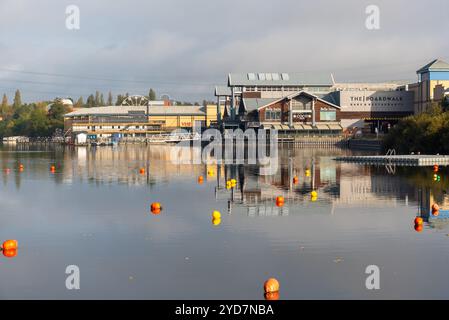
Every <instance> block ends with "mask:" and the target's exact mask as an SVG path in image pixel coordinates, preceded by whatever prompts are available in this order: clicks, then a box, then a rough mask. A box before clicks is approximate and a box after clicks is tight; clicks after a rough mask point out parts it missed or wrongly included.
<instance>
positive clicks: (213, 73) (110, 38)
mask: <svg viewBox="0 0 449 320" xmlns="http://www.w3.org/2000/svg"><path fill="white" fill-rule="evenodd" d="M70 5H76V6H77V7H78V8H79V11H80V20H79V21H80V28H79V30H70V29H68V28H67V27H66V20H67V18H68V15H67V14H66V8H67V6H70ZM369 5H377V6H378V7H379V18H380V20H379V26H380V28H379V29H375V30H370V29H368V28H366V25H365V22H366V19H367V17H368V14H367V13H366V12H365V10H366V7H367V6H369ZM0 12H1V13H2V18H1V19H0V93H6V94H7V95H8V97H9V99H10V100H12V98H13V94H14V91H15V90H16V89H20V90H21V92H22V97H23V100H24V101H25V102H32V101H40V100H52V99H54V98H55V97H72V98H74V99H75V100H76V99H77V98H78V97H79V96H83V97H84V99H86V98H87V96H88V95H89V94H91V93H95V91H96V90H98V91H100V92H103V93H104V95H105V97H106V96H107V93H108V92H109V91H111V92H112V93H113V95H114V96H115V95H117V94H120V93H126V92H128V93H129V94H142V95H147V94H148V91H149V88H154V89H155V90H156V92H157V94H158V96H160V95H161V94H168V95H169V96H170V97H171V98H172V99H175V100H182V101H191V102H195V101H202V100H203V99H207V100H214V97H213V93H214V87H215V85H224V84H226V80H227V74H228V73H232V72H242V73H247V72H304V73H332V74H333V75H334V77H335V80H336V81H337V82H350V81H353V82H379V81H392V80H408V81H410V82H413V81H416V70H417V69H418V68H419V67H421V66H423V65H424V64H426V63H428V62H430V61H431V60H433V59H436V58H441V59H443V60H444V59H445V60H447V61H449V40H448V38H447V30H449V19H447V12H449V2H448V1H447V0H427V1H419V2H418V1H405V0H385V1H384V0H369V1H365V0H341V1H332V0H306V1H300V0H278V1H260V0H226V1H224V0H213V1H206V0H155V1H152V0H148V1H143V0H142V1H137V0H113V1H112V0H78V1H76V0H0ZM70 21H71V20H70Z"/></svg>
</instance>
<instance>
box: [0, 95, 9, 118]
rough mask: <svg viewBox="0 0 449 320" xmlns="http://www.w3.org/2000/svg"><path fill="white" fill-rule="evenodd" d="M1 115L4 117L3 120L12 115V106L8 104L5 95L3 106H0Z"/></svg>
mask: <svg viewBox="0 0 449 320" xmlns="http://www.w3.org/2000/svg"><path fill="white" fill-rule="evenodd" d="M0 115H1V116H2V117H3V120H4V119H5V118H7V117H10V116H11V115H12V109H11V106H10V105H9V104H8V97H7V96H6V94H4V95H3V98H2V104H1V106H0Z"/></svg>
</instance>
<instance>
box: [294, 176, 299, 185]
mask: <svg viewBox="0 0 449 320" xmlns="http://www.w3.org/2000/svg"><path fill="white" fill-rule="evenodd" d="M298 182H299V178H298V177H297V176H294V177H293V184H297V183H298Z"/></svg>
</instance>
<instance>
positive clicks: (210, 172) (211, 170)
mask: <svg viewBox="0 0 449 320" xmlns="http://www.w3.org/2000/svg"><path fill="white" fill-rule="evenodd" d="M207 175H208V176H209V177H213V176H214V175H215V171H214V170H213V169H209V170H208V171H207Z"/></svg>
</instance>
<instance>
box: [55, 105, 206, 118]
mask: <svg viewBox="0 0 449 320" xmlns="http://www.w3.org/2000/svg"><path fill="white" fill-rule="evenodd" d="M146 110H147V107H146V106H108V107H94V108H80V109H78V110H76V111H73V112H70V113H67V114H66V115H64V116H65V117H77V116H93V115H128V114H129V113H130V112H131V114H132V113H133V112H136V111H137V112H139V111H143V112H146ZM148 110H149V115H150V116H151V115H153V116H155V115H204V114H205V113H206V111H205V110H204V107H203V106H150V107H148Z"/></svg>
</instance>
